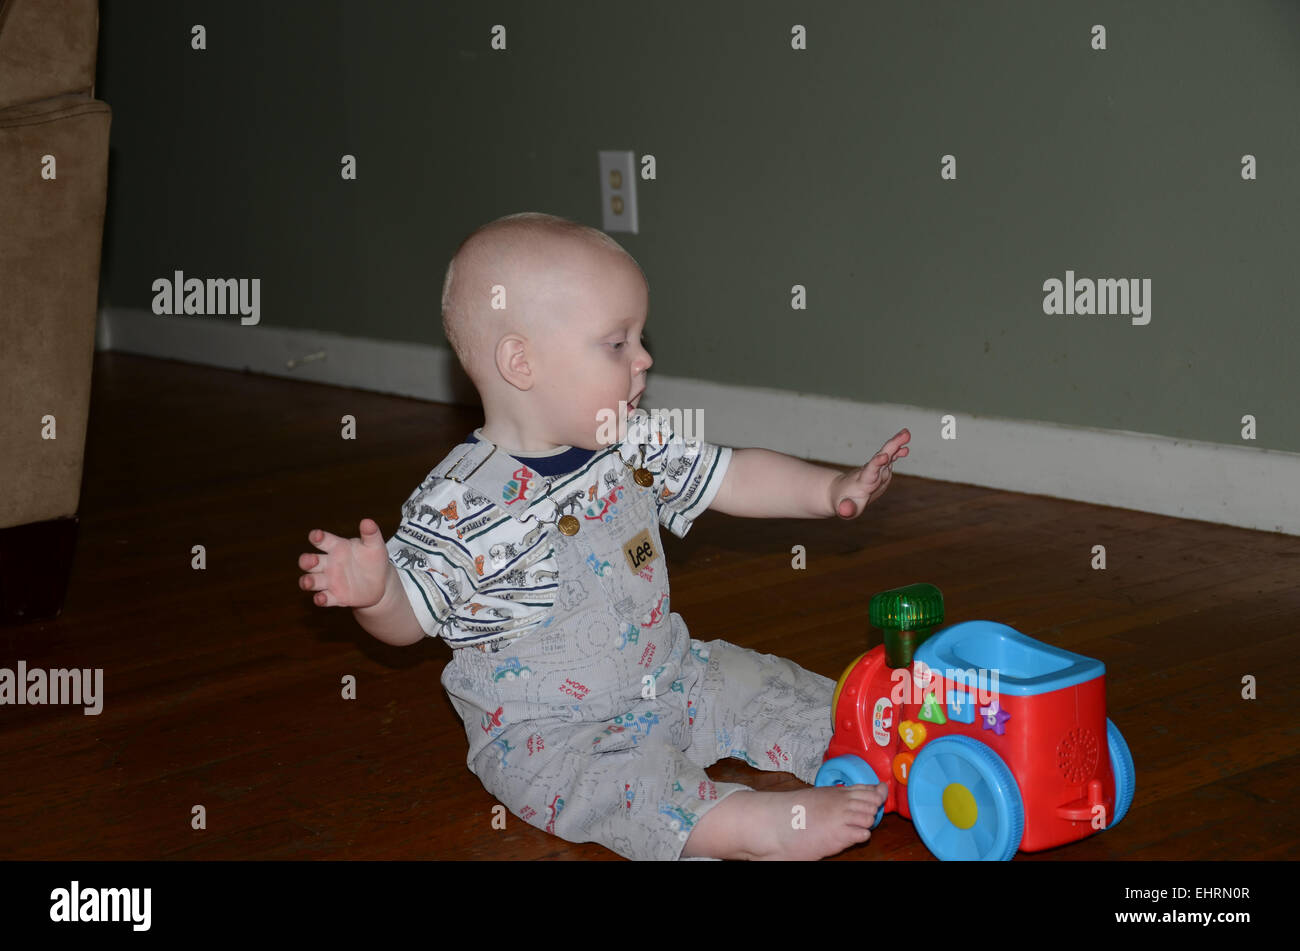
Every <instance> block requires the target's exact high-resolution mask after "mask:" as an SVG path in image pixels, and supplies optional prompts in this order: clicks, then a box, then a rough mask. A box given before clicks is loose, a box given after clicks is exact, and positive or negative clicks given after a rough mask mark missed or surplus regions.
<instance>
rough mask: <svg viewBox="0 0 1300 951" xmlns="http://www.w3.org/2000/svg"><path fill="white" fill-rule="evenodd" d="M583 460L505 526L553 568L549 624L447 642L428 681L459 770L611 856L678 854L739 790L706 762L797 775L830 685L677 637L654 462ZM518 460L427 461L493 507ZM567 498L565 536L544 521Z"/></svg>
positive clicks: (815, 760)
mask: <svg viewBox="0 0 1300 951" xmlns="http://www.w3.org/2000/svg"><path fill="white" fill-rule="evenodd" d="M494 449H495V451H493V450H494ZM597 456H598V458H601V459H602V463H601V464H600V465H597V466H596V468H594V469H592V470H591V471H589V472H588V473H587V474H586V476H585V477H584V478H582V479H580V480H577V479H576V476H572V477H571V476H555V477H551V479H550V484H549V485H542V486H539V490H538V493H537V494H536V496H535V499H536V500H544V499H549V500H551V501H553V502H555V503H556V505H557V506H560V508H556V507H551V508H550V512H549V515H550V516H552V517H548V518H546V519H545V521H544V520H543V516H541V515H534V514H530V515H529V516H528V518H527V520H523V521H521V522H520V524H519V528H520V532H519V534H520V536H525V537H529V538H531V539H532V541H533V542H534V544H533V545H532V547H531V548H530V549H528V550H530V551H533V552H535V553H536V554H535V555H534V558H533V563H534V564H536V563H537V561H536V560H537V558H538V557H541V556H547V557H546V560H545V561H544V562H543V563H542V567H544V568H546V569H547V570H554V571H556V572H557V573H558V579H556V580H557V583H558V585H559V587H558V589H557V590H556V595H555V604H554V606H553V608H552V610H551V613H550V616H549V618H548V620H547V621H545V622H544V623H543V624H541V625H538V626H535V627H533V628H532V629H530V630H529V631H528V633H526V634H524V635H523V636H521V637H518V638H517V639H514V640H509V641H504V642H502V643H499V644H496V645H484V646H479V647H462V648H459V649H456V650H454V651H453V654H452V660H451V662H450V663H449V664H448V665H447V667H446V670H445V671H444V672H443V676H442V684H443V686H444V687H445V688H446V690H447V693H448V694H449V696H450V698H451V702H452V705H453V706H454V707H455V708H456V711H457V713H458V714H459V715H460V717H461V719H462V721H463V722H464V725H465V732H466V736H467V737H468V739H469V755H468V757H467V763H468V765H469V768H470V770H471V771H472V772H473V773H474V774H475V775H476V776H478V777H479V779H480V780H481V781H482V783H483V785H484V787H485V788H486V789H487V791H488V792H489V793H491V794H492V795H493V796H495V797H496V798H497V800H499V801H500V802H501V803H503V804H504V805H505V806H506V807H507V808H508V809H509V810H510V811H511V812H512V813H514V814H515V815H516V816H518V817H520V818H521V819H523V820H525V821H526V822H528V823H530V824H531V825H534V826H536V827H537V828H539V829H544V830H546V831H547V832H550V833H552V834H554V835H557V836H560V837H561V838H563V839H567V840H569V841H571V842H592V841H594V842H599V843H601V844H602V845H605V846H607V847H608V848H610V849H612V850H613V851H615V852H617V853H618V854H619V855H621V856H624V857H625V858H629V859H676V858H679V857H680V853H681V851H682V848H683V846H684V845H685V842H686V839H687V838H688V836H689V835H690V832H691V830H692V828H694V826H695V824H696V823H697V822H698V821H699V819H700V817H701V816H703V815H704V814H705V813H706V812H707V811H708V810H709V809H711V808H712V807H713V806H714V805H716V804H717V803H718V802H720V801H721V800H722V799H723V798H724V797H726V796H727V795H729V794H731V793H733V792H736V791H738V790H742V789H748V788H749V787H748V786H743V785H740V784H737V783H714V782H712V781H711V780H710V779H709V777H708V776H707V775H706V774H705V772H704V767H705V766H709V765H711V764H713V763H715V762H717V761H718V760H719V759H721V758H722V757H725V756H731V757H736V758H738V759H743V760H745V761H746V762H747V763H749V764H750V765H751V766H755V767H757V768H759V769H766V770H782V771H785V772H789V773H793V774H794V775H795V776H797V777H799V778H800V779H802V780H803V781H804V782H807V783H812V782H813V779H814V777H815V775H816V773H817V770H818V768H819V767H820V765H821V762H822V756H823V754H824V753H825V750H826V747H827V745H828V744H829V743H830V739H831V694H832V692H833V690H834V682H833V681H831V680H829V679H828V678H826V677H823V676H820V675H819V674H814V673H811V672H809V671H806V670H804V669H803V668H801V667H799V666H798V665H797V664H794V663H792V662H791V661H788V660H785V659H783V658H779V657H775V656H772V655H769V654H759V653H756V652H754V651H751V650H748V649H745V648H741V647H737V646H736V645H734V644H729V643H727V642H726V641H722V640H714V641H708V642H704V641H698V640H694V639H692V638H691V636H690V633H689V632H688V630H687V628H686V624H685V623H684V622H683V621H682V618H681V616H680V615H678V614H674V613H672V612H671V611H670V610H669V588H668V569H667V565H666V563H665V559H664V555H663V550H662V547H661V544H660V535H659V512H658V508H657V505H656V499H657V497H658V493H659V491H660V488H661V485H662V482H663V477H662V474H661V473H655V482H654V485H653V486H649V487H643V486H640V485H638V484H637V483H636V482H635V481H634V479H633V476H632V472H631V471H629V469H627V468H626V467H625V466H624V465H623V464H622V462H621V459H622V457H621V456H620V455H619V452H618V450H617V447H614V448H611V449H608V450H603V451H602V452H600V453H597ZM634 461H635V460H634ZM526 462H527V459H526V458H524V459H522V460H521V459H515V458H514V457H511V456H509V455H508V454H506V452H505V450H502V449H500V448H495V447H494V446H493V445H492V444H491V443H490V442H486V441H483V442H479V443H463V444H462V445H461V446H458V447H457V449H456V450H455V451H453V452H452V453H451V455H449V456H448V457H447V459H446V460H444V461H443V462H442V463H440V464H439V466H438V468H437V469H435V470H434V472H433V473H432V475H446V474H450V475H453V476H455V477H456V479H457V480H458V481H461V482H463V483H464V484H465V485H467V486H468V487H469V488H470V489H472V490H473V492H476V493H478V495H480V496H482V497H484V498H486V499H488V500H492V501H493V502H494V503H495V504H496V509H497V511H499V513H500V518H502V519H507V518H517V516H516V515H515V514H513V513H512V510H511V509H509V508H507V507H506V505H504V504H502V503H501V502H499V501H497V500H500V499H502V497H503V492H502V488H503V486H505V485H507V484H508V483H510V481H511V479H512V478H514V477H515V474H516V473H517V472H518V470H519V467H520V466H521V465H524V464H525V463H526ZM719 478H721V475H719ZM575 480H576V481H575ZM580 483H583V484H580ZM577 493H580V494H577ZM470 497H471V498H473V494H472V493H471V495H470ZM478 501H480V502H481V501H482V500H481V499H480V500H478ZM529 504H530V505H532V504H533V503H532V501H530V502H529ZM516 508H518V509H519V510H521V511H522V506H517V507H516ZM531 511H532V512H533V513H537V512H539V508H538V507H534V508H532V510H531ZM565 512H568V513H570V514H572V515H574V516H576V518H577V520H578V524H579V529H578V531H577V532H576V534H573V535H566V534H563V533H562V532H561V531H560V530H559V529H558V527H557V524H556V519H558V517H559V515H561V514H564V513H565ZM477 521H478V522H479V524H480V525H482V524H483V523H484V522H485V521H486V520H477ZM548 521H549V522H550V524H547V522H548ZM497 524H498V525H500V522H499V521H497ZM539 526H540V527H541V529H542V531H543V533H544V534H543V536H542V537H540V538H538V537H537V535H536V529H537V528H538V527H539ZM472 530H473V529H472V528H471V529H470V531H472ZM468 534H469V531H466V535H467V536H468ZM647 542H648V546H647ZM625 546H626V547H627V549H628V551H627V553H626V554H625V551H624V549H625ZM517 547H519V548H522V547H523V546H522V545H520V546H517ZM512 553H513V554H519V555H520V557H521V562H520V564H521V565H522V564H524V563H525V561H526V558H525V556H524V554H523V553H522V552H514V551H513V549H512ZM552 554H553V556H554V557H553V559H552V558H551V557H550V555H552ZM633 565H636V566H637V570H634V568H633ZM494 648H495V649H494Z"/></svg>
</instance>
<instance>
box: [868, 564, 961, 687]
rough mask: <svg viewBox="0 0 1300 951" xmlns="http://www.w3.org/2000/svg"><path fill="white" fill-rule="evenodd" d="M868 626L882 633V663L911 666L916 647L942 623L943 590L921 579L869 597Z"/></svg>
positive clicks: (893, 665) (890, 665) (891, 665)
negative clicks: (915, 582) (883, 645)
mask: <svg viewBox="0 0 1300 951" xmlns="http://www.w3.org/2000/svg"><path fill="white" fill-rule="evenodd" d="M870 614H871V626H872V627H878V628H880V629H881V630H882V631H883V632H884V634H885V663H886V664H887V665H888V666H889V667H895V668H897V667H910V666H911V664H912V656H913V654H915V652H916V649H917V648H918V647H920V646H921V645H922V644H923V643H925V639H926V638H927V637H929V636H930V635H931V634H933V633H934V631H935V628H937V627H939V625H941V624H943V592H942V591H940V590H939V589H938V588H936V587H935V586H934V585H932V584H926V583H924V582H921V583H918V584H909V585H908V586H907V587H905V588H891V589H890V590H888V591H881V592H880V593H878V594H875V595H873V596H872V598H871V608H870Z"/></svg>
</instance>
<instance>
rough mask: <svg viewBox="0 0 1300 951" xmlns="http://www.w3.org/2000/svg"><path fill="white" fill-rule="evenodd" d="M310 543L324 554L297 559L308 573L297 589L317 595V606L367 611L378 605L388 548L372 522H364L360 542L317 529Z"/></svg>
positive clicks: (303, 556)
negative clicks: (363, 609)
mask: <svg viewBox="0 0 1300 951" xmlns="http://www.w3.org/2000/svg"><path fill="white" fill-rule="evenodd" d="M307 540H308V541H309V542H311V543H312V544H313V545H315V546H316V547H317V548H319V549H320V550H321V551H323V552H325V554H323V555H317V554H316V553H314V552H306V553H304V554H302V555H299V556H298V567H299V568H301V569H302V570H303V571H306V572H308V574H305V575H303V576H302V577H301V578H299V579H298V587H300V588H302V589H303V590H304V591H315V592H316V594H315V596H314V597H313V598H312V600H313V601H315V602H316V604H318V605H320V606H321V607H345V608H347V607H351V608H368V607H373V606H374V605H376V604H378V603H379V601H380V600H381V599H382V598H383V596H384V587H385V584H386V583H387V581H388V564H389V562H388V548H387V546H386V545H385V544H384V536H383V535H382V534H381V533H380V531H379V526H378V525H377V524H376V523H375V521H374V520H373V519H369V518H363V519H362V520H361V537H360V538H340V537H339V536H337V535H331V534H330V533H329V532H324V531H321V530H320V529H319V528H316V529H312V531H311V532H309V533H308V535H307Z"/></svg>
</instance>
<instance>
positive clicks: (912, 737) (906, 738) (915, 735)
mask: <svg viewBox="0 0 1300 951" xmlns="http://www.w3.org/2000/svg"><path fill="white" fill-rule="evenodd" d="M898 735H899V736H901V737H902V738H903V742H904V743H906V744H907V748H908V749H909V750H914V749H916V748H917V747H918V746H920V745H921V744H922V743H924V742H925V724H924V723H917V722H915V721H914V720H904V721H903V722H902V723H900V724H899V725H898Z"/></svg>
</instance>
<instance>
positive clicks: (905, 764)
mask: <svg viewBox="0 0 1300 951" xmlns="http://www.w3.org/2000/svg"><path fill="white" fill-rule="evenodd" d="M915 759H916V757H915V756H913V755H912V754H911V753H899V754H898V755H897V756H895V757H894V765H893V772H894V778H895V779H897V780H898V781H899V782H900V783H901V784H902V785H904V786H906V785H907V777H908V776H910V775H911V774H912V761H913V760H915Z"/></svg>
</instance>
